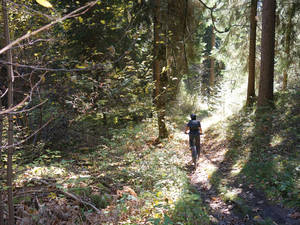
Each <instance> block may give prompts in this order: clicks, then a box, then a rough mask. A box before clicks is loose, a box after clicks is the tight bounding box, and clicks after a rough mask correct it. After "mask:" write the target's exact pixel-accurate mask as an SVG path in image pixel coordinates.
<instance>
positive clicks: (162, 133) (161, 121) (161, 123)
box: [153, 0, 168, 139]
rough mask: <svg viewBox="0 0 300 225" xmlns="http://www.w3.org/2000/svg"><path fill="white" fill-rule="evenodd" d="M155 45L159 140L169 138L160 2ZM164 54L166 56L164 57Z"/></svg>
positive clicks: (155, 97)
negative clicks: (166, 116) (164, 86)
mask: <svg viewBox="0 0 300 225" xmlns="http://www.w3.org/2000/svg"><path fill="white" fill-rule="evenodd" d="M153 19H154V26H153V27H154V32H153V33H154V44H153V56H154V61H153V80H154V82H155V90H154V103H155V105H156V111H157V120H158V132H159V135H158V137H159V139H162V138H167V137H168V131H167V127H166V124H165V99H164V98H163V96H164V95H165V94H164V93H163V92H162V82H161V64H162V63H163V62H162V61H165V60H166V55H165V51H162V50H163V49H164V50H165V48H166V47H165V43H163V45H164V46H162V44H161V43H160V42H161V38H160V33H161V32H162V31H161V29H162V25H161V21H160V19H161V13H160V0H155V6H154V16H153ZM163 54H164V55H163ZM165 63H166V62H165ZM164 73H165V74H163V75H162V76H166V71H164Z"/></svg>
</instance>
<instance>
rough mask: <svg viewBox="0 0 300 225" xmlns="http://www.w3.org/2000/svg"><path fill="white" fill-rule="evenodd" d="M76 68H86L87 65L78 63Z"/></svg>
mask: <svg viewBox="0 0 300 225" xmlns="http://www.w3.org/2000/svg"><path fill="white" fill-rule="evenodd" d="M76 68H78V69H85V68H86V66H83V65H76Z"/></svg>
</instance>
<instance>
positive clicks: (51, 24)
mask: <svg viewBox="0 0 300 225" xmlns="http://www.w3.org/2000/svg"><path fill="white" fill-rule="evenodd" d="M97 2H99V0H96V1H93V2H90V3H88V4H86V5H85V6H82V7H80V8H78V9H76V10H74V11H72V12H71V13H69V14H67V15H65V16H63V17H61V18H59V19H57V20H55V21H53V22H51V23H49V24H47V25H45V26H43V27H41V28H39V29H37V30H35V31H33V32H30V33H27V34H25V35H23V36H22V37H20V38H18V39H16V40H14V41H13V42H11V43H10V44H8V45H7V46H5V47H4V48H2V49H1V50H0V54H2V53H4V52H6V51H7V50H8V49H10V48H11V47H13V46H15V45H16V44H18V43H20V42H21V41H23V40H25V39H27V38H29V37H31V36H34V35H36V34H38V33H40V32H42V31H44V30H47V29H49V28H50V27H52V26H53V25H54V24H57V23H61V22H63V21H64V20H66V19H69V18H72V17H74V16H77V15H80V14H81V13H85V12H86V9H87V8H88V9H90V8H91V7H93V6H94V5H95V4H97ZM83 10H85V11H83ZM81 11H83V12H81ZM80 12H81V13H80Z"/></svg>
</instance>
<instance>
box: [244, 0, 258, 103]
mask: <svg viewBox="0 0 300 225" xmlns="http://www.w3.org/2000/svg"><path fill="white" fill-rule="evenodd" d="M256 15H257V0H251V14H250V44H249V74H248V89H247V102H246V105H247V106H252V105H253V103H254V99H255V60H256V59H255V58H256V26H257V22H256Z"/></svg>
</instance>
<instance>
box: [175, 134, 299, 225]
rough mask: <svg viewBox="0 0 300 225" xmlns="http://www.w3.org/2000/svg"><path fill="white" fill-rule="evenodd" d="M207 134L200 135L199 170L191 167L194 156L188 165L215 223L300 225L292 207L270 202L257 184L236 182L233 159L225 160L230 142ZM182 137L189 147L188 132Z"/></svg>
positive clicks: (194, 182) (192, 179)
mask: <svg viewBox="0 0 300 225" xmlns="http://www.w3.org/2000/svg"><path fill="white" fill-rule="evenodd" d="M208 135H209V134H206V136H204V137H203V138H201V147H202V149H201V155H200V158H199V161H198V166H197V169H196V170H195V168H193V167H192V166H191V157H189V158H188V159H187V162H188V163H187V168H188V169H189V171H190V174H189V177H190V182H191V184H192V185H193V186H195V187H196V189H197V190H198V191H199V194H200V196H201V199H202V200H203V204H204V205H206V207H207V208H208V212H209V215H210V221H211V223H212V224H219V225H227V224H228V225H229V224H232V225H239V224H241V225H242V224H245V225H247V224H248V225H253V224H274V225H276V224H278V225H296V224H300V220H297V219H293V212H292V210H289V209H286V208H284V207H283V206H281V205H276V204H274V203H271V202H269V201H268V200H267V199H266V198H265V197H264V195H263V193H260V192H259V191H258V190H256V188H255V187H254V185H251V184H250V185H247V184H246V182H237V181H236V180H235V179H234V176H232V175H231V174H232V172H233V173H234V171H231V168H232V167H231V166H229V164H230V160H229V161H228V160H226V159H225V154H226V152H227V146H226V144H227V143H226V142H225V141H223V142H219V141H217V140H216V139H214V137H213V136H212V137H208ZM179 137H180V138H182V139H183V140H184V141H183V143H186V144H185V148H186V149H188V135H179ZM228 168H229V169H228ZM244 179H246V177H244Z"/></svg>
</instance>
